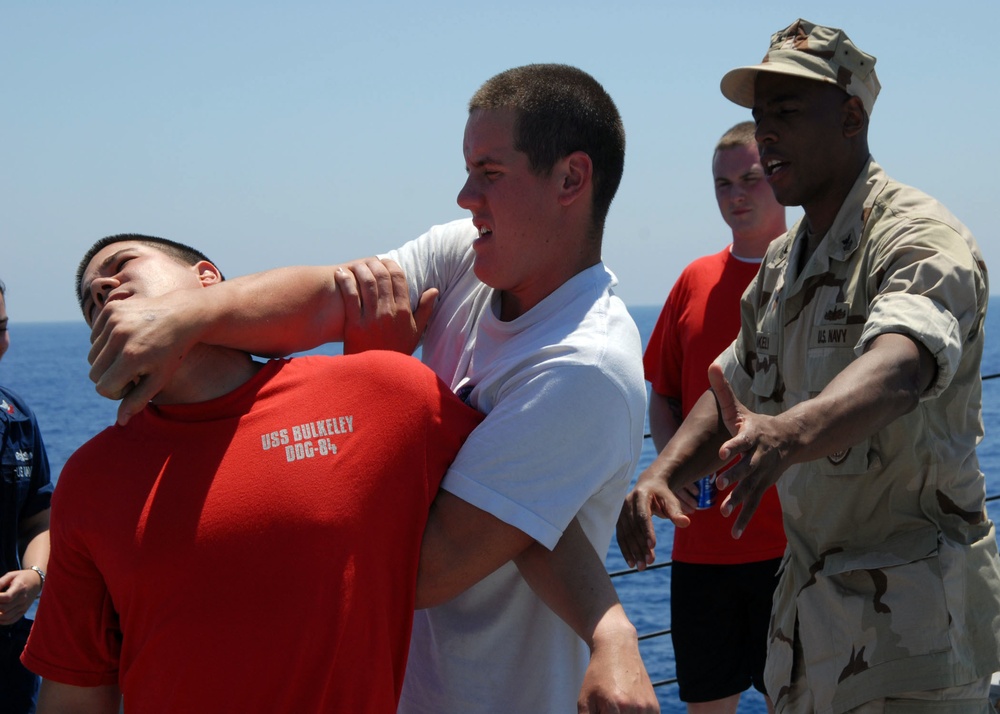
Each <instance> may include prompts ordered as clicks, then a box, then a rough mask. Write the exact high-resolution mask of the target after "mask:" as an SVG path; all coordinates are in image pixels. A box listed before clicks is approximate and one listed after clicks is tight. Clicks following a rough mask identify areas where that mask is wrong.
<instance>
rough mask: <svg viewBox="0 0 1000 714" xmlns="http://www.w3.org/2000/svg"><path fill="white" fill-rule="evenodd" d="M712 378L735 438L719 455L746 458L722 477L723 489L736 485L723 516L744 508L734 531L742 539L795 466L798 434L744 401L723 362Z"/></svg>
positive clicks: (713, 370) (711, 372) (710, 374)
mask: <svg viewBox="0 0 1000 714" xmlns="http://www.w3.org/2000/svg"><path fill="white" fill-rule="evenodd" d="M708 381H709V384H710V385H711V387H712V392H713V393H714V394H715V399H716V401H717V402H718V405H719V410H720V413H721V415H722V421H723V423H724V424H725V425H726V429H728V430H729V433H730V434H732V438H731V439H729V440H728V441H726V442H725V443H724V444H723V445H722V446H721V447H720V449H719V458H721V459H724V460H726V461H728V460H730V459H732V458H734V457H736V456H738V455H739V456H741V457H742V458H741V459H740V461H739V462H738V463H736V464H734V465H733V466H732V467H731V468H730V469H728V470H727V471H724V472H723V473H721V474H719V476H718V482H719V487H720V488H727V487H728V486H729V485H730V484H733V483H735V484H736V487H735V488H734V489H733V490H732V491H731V492H730V493H729V495H728V496H726V499H725V500H724V501H723V502H722V507H721V510H722V515H724V516H727V517H728V516H730V515H732V513H733V512H734V511H735V510H736V508H737V506H739V507H740V512H739V514H738V515H737V517H736V522H735V523H734V524H733V531H732V533H733V538H739V537H740V536H741V535H743V531H745V530H746V527H747V524H748V523H749V522H750V519H751V518H752V517H753V514H754V513H755V512H756V511H757V507H758V506H759V505H760V501H761V499H762V498H763V496H764V492H765V491H767V489H768V488H769V487H770V486H772V485H773V484H774V483H776V482H777V480H778V477H780V476H781V474H782V473H784V472H785V470H786V469H787V468H788V467H789V466H790V465H791V463H790V462H789V460H788V451H789V450H788V445H789V444H790V443H792V442H791V437H792V436H794V435H792V434H790V433H788V431H787V424H786V422H785V420H782V419H780V418H779V417H771V416H767V415H764V414H756V413H754V412H752V411H750V410H749V409H748V408H747V407H746V406H745V405H744V404H743V403H742V402H740V400H739V399H737V398H736V394H735V392H733V388H732V386H731V385H730V384H729V381H728V380H727V379H726V378H725V376H724V375H723V373H722V368H721V367H720V366H719V365H717V364H713V365H712V366H711V367H709V369H708Z"/></svg>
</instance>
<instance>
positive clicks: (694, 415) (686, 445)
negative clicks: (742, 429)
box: [641, 391, 729, 489]
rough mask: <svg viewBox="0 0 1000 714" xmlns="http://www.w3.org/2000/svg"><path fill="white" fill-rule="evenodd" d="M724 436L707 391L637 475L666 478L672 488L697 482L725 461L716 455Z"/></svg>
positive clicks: (713, 404)
mask: <svg viewBox="0 0 1000 714" xmlns="http://www.w3.org/2000/svg"><path fill="white" fill-rule="evenodd" d="M728 436H729V432H727V431H726V428H725V425H724V424H723V423H722V421H721V419H720V418H719V412H718V407H717V405H716V403H715V397H714V395H713V394H712V392H711V391H707V392H705V393H704V394H703V395H701V398H700V399H699V400H698V401H697V402H696V403H695V405H694V407H693V408H692V409H691V411H690V412H689V413H688V415H687V417H686V418H685V419H684V421H683V423H681V425H680V426H679V427H678V428H677V432H676V433H675V434H674V436H673V437H672V438H671V439H670V441H669V442H668V443H667V444H666V446H664V448H663V449H662V450H661V451H660V454H659V456H657V458H656V459H655V460H654V461H653V463H652V464H650V465H649V467H648V468H647V469H646V471H645V472H643V474H642V476H641V478H660V479H666V478H668V477H669V482H670V487H671V488H673V489H678V488H680V487H682V486H685V485H686V484H689V483H692V482H694V481H697V480H698V479H699V478H701V477H702V476H704V475H705V474H708V473H712V472H714V471H717V470H718V469H719V468H721V467H722V466H723V465H724V464H725V463H726V462H725V460H723V459H720V458H719V448H720V447H721V446H722V444H723V443H725V441H726V438H728ZM647 474H648V476H647Z"/></svg>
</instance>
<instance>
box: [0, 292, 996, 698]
mask: <svg viewBox="0 0 1000 714" xmlns="http://www.w3.org/2000/svg"><path fill="white" fill-rule="evenodd" d="M630 311H631V313H632V315H633V317H634V318H635V320H636V324H637V325H638V326H639V331H640V333H641V335H642V341H643V347H645V344H646V341H647V340H648V339H649V334H650V332H651V331H652V329H653V325H654V324H655V322H656V317H657V315H658V314H659V306H638V307H631V308H630ZM998 321H1000V315H998V313H997V312H996V311H994V312H993V313H991V315H990V317H989V318H988V319H987V342H986V353H985V355H984V357H983V367H982V374H983V376H984V377H988V376H990V375H993V374H997V373H1000V338H996V337H995V336H997V335H1000V329H998V328H1000V322H998ZM10 334H11V347H10V350H9V352H8V353H7V355H6V356H5V357H4V359H3V361H2V362H0V383H2V384H4V385H5V386H7V387H10V388H11V389H13V390H15V391H16V392H19V393H20V394H21V396H22V397H24V398H25V399H26V400H27V402H28V403H29V404H30V405H31V407H32V409H34V411H35V413H36V415H37V417H38V420H39V423H40V425H41V429H42V433H43V435H44V438H45V444H46V447H47V449H48V453H49V460H50V463H51V467H52V472H53V474H58V473H59V471H60V470H61V469H62V466H63V464H64V463H65V462H66V459H67V458H68V457H69V455H70V454H72V453H73V451H74V450H75V449H76V448H77V447H79V446H80V445H81V444H82V443H83V442H85V441H86V440H87V439H89V438H90V437H91V436H93V435H94V434H96V433H97V432H99V431H100V430H101V429H103V428H104V427H106V426H108V425H109V424H111V423H112V422H113V421H114V418H115V408H116V404H115V403H113V402H110V401H108V400H106V399H103V398H101V397H100V396H98V394H97V393H96V392H95V391H94V387H93V384H92V383H91V382H90V380H89V379H88V376H87V375H88V371H89V365H88V364H87V353H88V351H89V349H90V341H89V337H90V332H89V330H88V329H87V327H86V326H85V325H84V324H83V321H82V320H81V321H80V322H78V323H37V324H30V323H29V324H20V323H18V322H17V315H16V314H12V315H11V324H10ZM991 337H993V339H991ZM317 352H323V353H326V354H336V353H338V352H339V346H330V347H327V348H323V349H320V350H317ZM983 419H984V423H985V427H986V436H985V438H984V440H983V443H982V444H981V446H980V449H979V459H980V463H981V467H982V469H983V471H984V472H985V473H986V483H987V488H986V490H987V493H988V494H990V495H997V494H1000V438H998V428H1000V379H987V380H985V381H984V383H983ZM654 456H655V454H654V452H653V446H652V442H651V440H649V439H647V440H646V443H645V445H644V447H643V453H642V458H641V461H640V463H639V469H638V471H641V470H642V469H644V468H645V467H646V466H648V465H649V463H650V462H652V460H653V457H654ZM637 473H638V472H637ZM989 510H990V515H991V517H992V518H993V520H994V521H996V520H997V519H998V518H1000V500H997V501H993V502H991V503H990V504H989ZM657 542H658V544H659V545H658V548H657V556H658V562H665V561H668V560H669V559H670V547H669V544H670V543H672V542H673V532H672V526H671V525H670V524H669V523H664V522H663V521H658V522H657ZM606 562H607V566H608V569H609V570H610V571H611V572H618V571H623V570H627V566H626V565H625V563H624V561H623V560H622V557H621V554H620V553H619V552H618V547H617V544H616V543H614V542H613V541H612V544H611V547H610V549H609V551H608V555H607V560H606ZM614 583H615V587H616V588H617V590H618V593H619V596H620V597H621V600H622V603H623V604H624V606H625V609H626V611H627V612H628V614H629V617H630V618H631V619H632V621H633V622H634V623H635V625H636V628H637V629H638V631H639V633H640V635H642V634H644V633H652V632H656V631H660V630H664V629H666V628H668V627H669V592H670V568H662V569H659V570H653V571H647V572H644V573H632V574H628V575H625V576H621V577H616V578H615V580H614ZM640 646H641V649H642V654H643V659H644V660H645V662H646V667H647V669H648V670H649V674H650V676H651V677H652V679H653V681H654V682H660V681H665V680H669V679H671V678H673V677H674V658H673V650H672V647H671V644H670V637H669V636H660V637H653V638H650V639H648V640H644V641H643V642H642V643H641V645H640ZM657 693H658V695H659V698H660V703H661V707H662V709H663V711H664V712H678V713H679V712H683V711H685V710H684V707H683V705H682V704H681V703H680V702H679V701H678V699H677V689H676V686H675V685H672V684H664V685H662V686H658V687H657ZM765 711H766V709H765V707H764V702H763V699H762V698H761V697H760V695H758V694H757V693H756V692H753V690H751V691H750V692H749V693H747V694H745V695H744V696H743V699H742V700H741V702H740V708H739V712H740V714H751V713H752V714H762V713H763V712H765Z"/></svg>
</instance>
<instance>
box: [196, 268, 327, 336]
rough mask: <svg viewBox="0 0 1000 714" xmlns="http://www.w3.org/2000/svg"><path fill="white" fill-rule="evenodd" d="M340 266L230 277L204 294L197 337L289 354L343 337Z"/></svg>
mask: <svg viewBox="0 0 1000 714" xmlns="http://www.w3.org/2000/svg"><path fill="white" fill-rule="evenodd" d="M335 270H336V268H335V267H334V266H323V267H317V266H307V267H290V268H278V269H275V270H269V271H266V272H263V273H256V274H254V275H248V276H245V277H240V278H235V279H233V280H227V281H224V282H222V283H220V284H219V285H214V286H212V288H211V289H209V290H205V291H191V292H196V293H199V295H198V298H199V311H198V315H199V319H198V323H199V324H200V325H201V329H200V334H199V335H198V339H197V340H196V341H199V342H205V343H207V344H214V345H219V346H223V347H233V348H237V349H242V350H246V351H248V352H253V353H255V354H261V355H284V354H289V353H291V352H299V351H302V350H306V349H311V348H313V347H316V346H317V345H320V344H324V343H326V342H337V341H340V340H342V339H343V329H344V307H343V301H342V299H341V296H340V294H339V292H338V290H337V286H336V283H335V281H334V271H335Z"/></svg>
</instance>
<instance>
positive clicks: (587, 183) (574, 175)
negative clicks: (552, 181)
mask: <svg viewBox="0 0 1000 714" xmlns="http://www.w3.org/2000/svg"><path fill="white" fill-rule="evenodd" d="M556 168H557V169H558V170H559V172H560V173H559V176H560V181H561V183H560V185H559V202H560V203H561V204H562V205H563V206H568V205H570V204H571V203H573V202H574V201H576V200H577V199H579V198H580V196H582V195H583V194H584V193H586V192H587V191H588V190H590V188H591V187H592V185H593V180H594V162H593V161H591V159H590V156H589V155H588V154H587V153H586V152H584V151H574V152H573V153H572V154H570V155H568V156H567V157H565V158H564V159H562V160H561V161H559V162H558V163H557V165H556Z"/></svg>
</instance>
